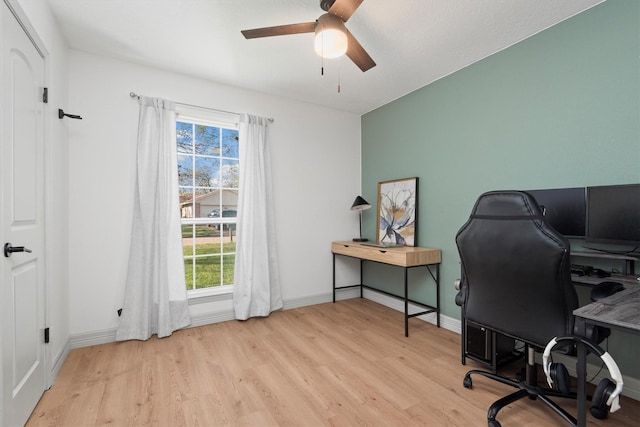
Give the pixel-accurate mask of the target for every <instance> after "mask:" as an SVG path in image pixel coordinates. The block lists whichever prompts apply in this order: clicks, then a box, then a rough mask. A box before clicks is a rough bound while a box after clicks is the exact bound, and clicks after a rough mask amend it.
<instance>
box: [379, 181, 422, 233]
mask: <svg viewBox="0 0 640 427" xmlns="http://www.w3.org/2000/svg"><path fill="white" fill-rule="evenodd" d="M417 219H418V178H417V177H414V178H404V179H396V180H393V181H382V182H379V183H378V231H377V240H378V243H387V244H389V243H394V244H402V245H404V246H417V242H416V240H417V225H418V224H417Z"/></svg>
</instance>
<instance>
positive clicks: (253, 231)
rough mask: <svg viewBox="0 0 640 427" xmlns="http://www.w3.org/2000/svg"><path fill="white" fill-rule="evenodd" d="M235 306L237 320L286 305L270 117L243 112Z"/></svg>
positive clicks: (264, 314) (267, 313)
mask: <svg viewBox="0 0 640 427" xmlns="http://www.w3.org/2000/svg"><path fill="white" fill-rule="evenodd" d="M239 128H240V129H239V130H240V131H239V134H240V141H239V144H240V145H239V149H240V165H241V166H240V192H239V194H238V218H237V243H236V262H235V273H234V276H235V284H234V288H233V307H234V311H235V317H236V319H240V320H246V319H248V318H250V317H256V316H268V315H269V313H271V312H272V311H274V310H278V309H280V308H282V292H281V289H280V274H279V271H278V262H277V255H276V245H275V230H274V218H273V207H272V191H271V161H270V157H269V147H268V145H267V128H268V119H265V118H261V117H255V116H251V115H247V114H243V115H241V117H240V126H239Z"/></svg>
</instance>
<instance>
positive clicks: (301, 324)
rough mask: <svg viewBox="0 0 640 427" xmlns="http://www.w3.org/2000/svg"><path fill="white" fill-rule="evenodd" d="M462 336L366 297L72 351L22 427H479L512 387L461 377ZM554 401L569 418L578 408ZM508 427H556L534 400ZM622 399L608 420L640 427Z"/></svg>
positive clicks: (635, 411) (506, 414)
mask: <svg viewBox="0 0 640 427" xmlns="http://www.w3.org/2000/svg"><path fill="white" fill-rule="evenodd" d="M477 367H478V365H476V364H474V363H473V362H469V363H467V365H466V366H463V365H462V364H461V363H460V336H459V335H457V334H455V333H453V332H450V331H448V330H445V329H442V328H440V329H438V328H436V327H435V326H433V325H431V324H428V323H425V322H423V321H421V320H419V319H411V324H410V337H409V338H405V337H404V326H403V316H402V313H399V312H397V311H394V310H392V309H390V308H387V307H384V306H382V305H379V304H376V303H374V302H371V301H368V300H364V299H351V300H345V301H340V302H338V303H335V304H333V303H328V304H320V305H315V306H310V307H304V308H300V309H292V310H287V311H282V312H276V313H273V314H272V315H271V316H270V317H268V318H259V319H250V320H248V321H244V322H240V321H231V322H225V323H218V324H214V325H209V326H203V327H198V328H192V329H186V330H182V331H178V332H175V333H174V334H173V335H172V336H171V337H169V338H163V339H157V338H152V339H150V340H148V341H146V342H139V341H128V342H122V343H112V344H105V345H99V346H92V347H86V348H82V349H76V350H73V351H72V352H71V353H70V354H69V357H68V359H67V360H66V362H65V364H64V366H63V368H62V370H61V372H60V375H59V376H58V378H57V380H56V383H55V384H54V385H53V387H51V389H50V390H48V391H47V392H46V393H45V394H44V396H43V397H42V399H41V400H40V403H39V404H38V406H37V407H36V409H35V410H34V412H33V414H32V415H31V418H30V419H29V422H28V424H27V426H30V427H31V426H65V427H66V426H70V427H75V426H104V425H110V426H226V425H243V426H261V427H262V426H354V425H368V426H465V427H467V426H486V425H487V423H486V412H487V409H488V407H489V406H490V404H491V403H492V402H493V401H494V400H496V399H498V398H500V397H501V396H503V395H505V394H508V393H511V392H512V391H513V389H511V388H509V387H507V386H504V385H501V384H498V383H495V382H493V381H490V380H488V379H484V378H480V377H476V378H475V379H474V383H473V389H466V388H464V387H463V385H462V379H463V377H464V374H465V372H466V371H467V370H468V369H472V368H477ZM561 403H562V404H563V405H564V406H565V407H566V408H567V410H569V411H570V412H571V413H574V414H575V401H572V400H563V401H561ZM498 420H499V421H500V422H501V423H502V425H503V426H505V427H506V426H557V425H563V424H562V423H561V422H560V419H559V418H558V417H557V416H556V415H555V414H553V413H551V411H550V410H549V409H548V408H547V407H546V406H545V405H544V404H542V403H541V402H536V401H531V400H529V399H524V400H521V401H519V402H517V403H514V404H512V405H510V406H509V407H507V408H505V409H504V410H503V411H502V412H500V413H499V415H498ZM639 420H640V404H639V402H637V401H634V400H631V399H628V398H623V399H622V409H621V410H620V411H618V412H616V413H614V414H612V415H611V416H610V417H609V419H608V420H605V421H600V420H596V419H594V418H593V417H591V415H589V425H590V426H609V427H614V426H616V427H620V426H623V427H624V426H634V427H637V426H638V425H639V424H640V421H639Z"/></svg>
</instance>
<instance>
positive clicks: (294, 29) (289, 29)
mask: <svg viewBox="0 0 640 427" xmlns="http://www.w3.org/2000/svg"><path fill="white" fill-rule="evenodd" d="M315 30H316V21H313V22H305V23H302V24H288V25H278V26H276V27H264V28H254V29H252V30H242V31H240V32H241V33H242V35H243V36H244V38H245V39H255V38H259V37H271V36H286V35H289V34H301V33H313V32H314V31H315Z"/></svg>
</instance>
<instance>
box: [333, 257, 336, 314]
mask: <svg viewBox="0 0 640 427" xmlns="http://www.w3.org/2000/svg"><path fill="white" fill-rule="evenodd" d="M333 302H336V254H333Z"/></svg>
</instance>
